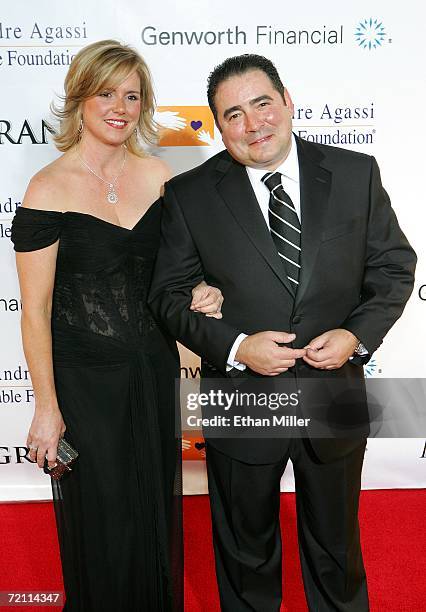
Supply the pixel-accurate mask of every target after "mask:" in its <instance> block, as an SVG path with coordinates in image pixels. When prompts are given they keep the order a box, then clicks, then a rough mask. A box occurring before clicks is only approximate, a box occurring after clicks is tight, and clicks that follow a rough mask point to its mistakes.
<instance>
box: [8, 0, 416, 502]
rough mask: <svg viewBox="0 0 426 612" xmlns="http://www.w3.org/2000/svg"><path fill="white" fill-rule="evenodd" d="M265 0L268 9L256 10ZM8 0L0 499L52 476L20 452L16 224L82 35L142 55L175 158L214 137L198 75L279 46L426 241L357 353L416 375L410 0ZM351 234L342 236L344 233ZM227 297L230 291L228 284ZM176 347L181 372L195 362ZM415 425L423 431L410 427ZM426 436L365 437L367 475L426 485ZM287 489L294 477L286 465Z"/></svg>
mask: <svg viewBox="0 0 426 612" xmlns="http://www.w3.org/2000/svg"><path fill="white" fill-rule="evenodd" d="M265 8H267V10H265ZM265 8H263V7H261V6H260V5H258V4H256V3H253V4H250V3H246V2H244V0H236V1H235V2H233V3H229V2H227V1H226V0H183V1H182V2H180V3H177V5H176V3H175V2H174V0H163V1H162V2H161V3H160V4H156V3H147V2H139V1H137V0H120V2H117V1H116V0H104V1H103V2H102V4H99V3H98V2H94V1H92V0H73V1H72V2H71V1H70V2H62V3H60V4H58V3H53V2H51V1H49V0H38V1H37V2H35V3H34V2H30V0H15V1H14V2H10V3H2V5H1V7H0V88H1V96H0V176H1V180H0V501H6V500H25V499H48V498H49V497H50V485H49V478H48V477H47V476H45V475H43V474H41V473H40V472H39V471H38V470H37V469H36V468H35V467H34V466H33V465H32V464H30V462H29V461H28V458H27V450H26V448H25V440H26V434H27V429H28V426H29V423H30V421H31V417H32V412H33V399H34V398H33V391H32V387H31V380H30V376H29V373H28V370H27V366H26V363H25V358H24V355H23V352H22V348H21V340H20V313H21V302H20V296H19V287H18V282H17V278H16V269H15V259H14V253H13V250H12V245H11V242H10V231H11V230H10V228H11V221H12V218H13V215H14V213H15V211H16V208H17V207H18V206H19V205H20V203H21V201H22V198H23V195H24V193H25V189H26V185H27V183H28V181H29V179H30V177H31V176H32V175H33V174H34V173H35V172H36V171H37V170H38V169H39V168H41V167H42V166H44V165H45V164H47V163H49V162H50V161H52V160H53V159H55V157H56V156H57V155H58V152H57V151H56V149H55V147H54V145H53V143H52V137H51V133H50V132H49V129H48V124H49V123H50V122H52V117H51V115H50V112H49V106H50V103H51V102H52V101H53V100H55V101H58V96H60V95H61V94H62V93H63V81H64V77H65V75H66V72H67V69H68V66H69V64H70V62H71V60H72V58H73V56H74V55H75V53H77V51H78V50H79V49H80V48H81V47H82V46H84V45H86V44H89V43H91V42H94V41H96V40H100V39H104V38H115V39H118V40H120V41H122V42H125V43H128V44H131V45H133V46H134V47H135V48H137V49H138V50H139V51H140V52H141V54H142V55H143V56H144V57H145V59H146V60H147V62H148V64H149V66H150V68H151V71H152V74H153V77H154V83H155V90H156V97H157V103H158V109H157V110H158V120H159V121H160V122H161V123H162V124H163V125H164V126H165V128H166V129H165V130H164V132H163V135H162V138H161V140H160V142H159V146H158V148H157V149H155V151H154V154H156V155H158V156H160V157H162V158H164V159H165V160H166V161H167V162H168V163H169V164H170V166H171V167H172V169H173V171H174V172H175V173H178V172H182V171H185V170H187V169H189V168H191V167H193V166H195V165H198V164H200V163H201V162H203V161H204V160H206V159H207V158H208V157H210V156H211V155H213V154H215V153H216V152H217V151H219V150H220V149H221V148H222V143H221V138H220V134H219V133H218V131H217V129H216V128H215V126H214V122H213V118H212V116H211V114H210V111H209V109H208V106H207V100H206V93H205V92H206V79H207V76H208V74H209V72H210V71H211V69H212V68H213V67H214V66H215V65H216V64H218V63H219V62H220V61H222V60H223V59H225V58H226V57H228V56H230V55H237V54H240V53H248V52H252V53H259V54H263V55H265V56H267V57H269V58H270V59H272V60H273V61H274V63H275V64H276V66H277V68H278V70H279V72H280V74H281V76H282V78H283V81H284V83H285V85H286V87H287V88H288V90H289V91H290V93H291V95H292V98H293V101H294V103H295V116H294V130H295V132H296V134H298V135H299V136H301V137H302V138H305V139H308V140H311V141H315V142H320V143H325V144H331V145H336V146H341V147H346V148H350V149H355V150H358V151H362V152H364V153H368V154H372V155H375V156H376V158H377V160H378V162H379V165H380V168H381V171H382V179H383V184H384V185H385V187H386V189H387V191H388V192H389V194H390V196H391V200H392V203H393V206H394V208H395V210H396V212H397V215H398V218H399V220H400V223H401V226H402V228H403V229H404V231H405V232H406V234H407V235H408V237H409V239H410V241H411V243H412V244H413V246H414V248H415V249H416V251H417V253H418V256H419V264H418V271H417V279H416V285H415V288H414V292H413V295H412V297H411V299H410V302H409V303H408V305H407V308H406V310H405V312H404V315H403V317H402V319H401V320H400V321H399V322H398V323H397V324H396V326H395V327H394V329H392V330H391V332H390V333H389V334H388V336H387V338H386V339H385V342H384V344H383V346H382V347H381V348H380V350H379V351H377V353H376V354H375V355H374V357H373V359H372V360H371V361H370V363H369V364H368V365H367V366H366V368H365V375H366V376H367V377H383V378H392V379H398V378H424V377H425V373H426V359H425V346H426V329H425V324H424V320H425V313H426V269H425V255H426V253H425V251H426V247H425V246H424V245H425V242H424V231H425V229H424V228H425V221H426V212H425V206H424V203H425V202H424V200H425V197H424V154H423V149H424V144H423V139H424V136H425V133H424V127H425V119H424V117H425V113H424V100H425V99H426V87H425V81H424V68H423V63H422V60H421V58H422V57H423V45H422V42H421V41H422V39H423V31H422V28H423V23H424V18H425V17H426V10H425V9H424V8H423V7H422V5H421V3H419V2H418V1H417V0H407V1H406V2H404V3H403V4H402V5H401V4H398V3H389V2H386V1H385V0H373V1H371V0H369V1H367V0H360V1H358V2H356V3H346V4H345V3H343V4H342V2H340V1H338V0H325V1H324V2H321V3H318V2H315V1H314V0H306V1H305V2H304V3H303V4H300V3H293V2H289V1H288V0H270V2H269V3H268V5H267V7H265ZM348 247H349V248H350V245H348ZM225 297H226V296H225ZM198 368H199V364H198V359H197V358H196V357H195V356H194V355H192V354H190V353H189V352H188V351H186V350H185V349H182V376H183V377H186V378H196V377H197V376H198V375H199V369H198ZM419 436H424V432H421V431H420V432H419ZM425 442H426V441H425V439H424V438H423V437H417V438H410V439H408V438H404V439H395V438H394V439H370V440H369V442H368V452H367V455H366V463H365V469H364V474H363V479H364V481H363V486H364V488H392V487H401V488H403V487H424V486H425V484H426V479H425V468H426V448H425ZM183 448H184V457H185V464H184V467H185V491H186V492H187V493H201V492H206V490H207V486H206V478H205V465H204V448H203V441H202V438H201V437H200V438H198V439H193V438H190V437H189V436H188V435H187V436H184V441H183ZM282 486H283V489H285V490H291V489H292V487H293V480H292V473H291V466H289V469H288V470H287V471H286V474H285V475H284V478H283V483H282Z"/></svg>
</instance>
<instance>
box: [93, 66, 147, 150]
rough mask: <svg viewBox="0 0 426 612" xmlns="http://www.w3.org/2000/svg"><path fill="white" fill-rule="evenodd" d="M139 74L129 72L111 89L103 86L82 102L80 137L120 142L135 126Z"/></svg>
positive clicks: (107, 142)
mask: <svg viewBox="0 0 426 612" xmlns="http://www.w3.org/2000/svg"><path fill="white" fill-rule="evenodd" d="M140 85H141V84H140V78H139V75H138V74H137V73H136V72H132V74H131V75H130V76H128V77H127V79H126V80H125V81H123V82H122V83H120V85H118V86H116V87H115V88H114V89H112V88H111V89H105V90H103V91H101V92H100V93H99V94H97V95H96V96H92V97H91V98H88V99H87V100H85V102H84V103H83V132H82V138H84V137H86V138H87V137H89V136H91V137H93V138H95V139H96V140H100V141H101V142H103V143H105V144H110V145H116V146H121V145H122V144H123V143H124V142H125V141H126V140H127V139H128V138H129V137H130V136H131V135H132V132H133V131H134V129H135V128H136V125H137V122H138V120H139V115H140V111H141V95H140Z"/></svg>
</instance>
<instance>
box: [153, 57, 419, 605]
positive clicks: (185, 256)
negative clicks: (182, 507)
mask: <svg viewBox="0 0 426 612" xmlns="http://www.w3.org/2000/svg"><path fill="white" fill-rule="evenodd" d="M208 98H209V104H210V107H211V109H212V112H213V114H214V117H215V120H216V124H217V126H218V128H219V130H220V132H221V134H222V139H223V142H224V144H225V147H226V149H227V150H226V151H222V152H221V153H219V154H218V155H215V156H214V157H212V158H211V159H209V160H208V161H206V162H205V163H204V164H202V165H201V166H199V167H197V168H195V169H193V170H191V171H189V172H186V173H184V174H181V175H180V176H177V177H175V178H174V179H172V180H171V181H170V182H169V183H167V185H166V189H165V196H164V200H165V204H164V212H163V225H162V238H161V244H160V249H159V253H158V260H157V264H156V269H155V272H154V278H153V284H152V288H151V297H150V300H151V306H152V308H153V310H154V313H155V314H156V315H157V317H158V318H159V319H160V320H162V321H163V323H164V324H165V326H166V327H167V328H168V329H169V330H170V332H171V333H172V334H173V335H174V337H175V338H177V339H178V340H179V341H180V342H182V343H183V344H184V345H186V346H187V347H188V348H189V349H191V350H193V351H194V352H196V353H198V354H199V355H200V356H201V358H202V375H203V376H207V377H209V376H212V377H218V376H222V377H225V376H227V377H229V376H231V377H232V376H235V375H236V374H242V375H244V376H247V377H251V376H255V377H273V376H278V377H283V378H286V379H288V380H290V379H291V380H298V379H299V378H300V379H302V378H310V377H315V378H316V379H318V378H320V379H321V377H324V378H325V377H327V380H329V379H330V377H331V378H334V379H336V380H337V381H340V383H341V382H342V381H343V382H345V381H346V382H347V383H348V385H349V383H351V382H353V381H356V382H358V383H360V384H361V385H363V384H364V383H363V368H362V364H363V363H365V362H366V361H368V359H369V358H370V356H371V355H372V353H373V352H374V351H375V350H376V349H377V347H378V346H379V345H380V344H381V342H382V340H383V338H384V336H385V335H386V333H387V332H388V331H389V329H390V328H391V326H392V325H393V324H394V323H395V321H396V320H397V319H398V317H399V316H400V315H401V313H402V311H403V308H404V305H405V303H406V301H407V299H408V297H409V296H410V293H411V291H412V287H413V274H414V268H415V261H416V257H415V254H414V252H413V250H412V249H411V247H410V245H409V244H408V242H407V240H406V238H405V236H404V235H403V233H402V232H401V230H400V228H399V226H398V223H397V220H396V217H395V214H394V212H393V211H392V208H391V206H390V202H389V198H388V196H387V194H386V192H385V191H384V189H383V187H382V184H381V181H380V173H379V169H378V166H377V163H376V161H375V159H374V158H373V157H370V156H367V155H363V154H360V153H355V152H352V151H347V150H343V149H338V148H334V147H328V146H323V145H319V144H314V143H310V142H306V141H303V140H301V139H299V138H298V137H296V136H295V135H293V134H292V114H293V105H292V102H291V99H290V96H289V93H288V91H287V90H286V89H285V88H284V86H283V84H282V82H281V80H280V77H279V75H278V73H277V71H276V69H275V67H274V65H273V64H272V63H271V62H270V61H269V60H267V59H266V58H264V57H261V56H257V55H243V56H239V57H234V58H229V59H228V60H226V61H225V62H223V63H222V64H221V65H220V66H218V67H217V68H216V69H215V70H214V71H213V73H212V74H211V75H210V78H209V87H208ZM203 278H204V279H205V280H206V282H208V283H209V284H211V285H215V286H217V287H220V289H221V290H222V293H223V296H224V305H223V309H222V311H223V319H222V320H215V319H209V318H206V317H202V316H199V315H198V314H197V313H196V312H191V311H190V310H189V309H188V306H189V304H190V302H191V288H192V287H193V286H194V284H196V283H197V282H199V281H200V280H202V279H203ZM268 380H271V379H270V378H269V379H268ZM308 435H309V431H308ZM364 450H365V438H364V437H361V438H360V437H345V438H343V439H330V438H324V439H319V438H316V437H312V438H311V439H310V438H300V437H297V436H291V435H289V437H287V438H285V439H269V440H260V439H241V438H240V439H233V440H229V439H219V438H215V439H209V440H208V441H207V468H208V478H209V490H210V501H211V510H212V521H213V535H214V548H215V558H216V572H217V578H218V584H219V591H220V599H221V606H222V610H224V611H226V612H248V611H249V610H250V611H253V610H255V611H258V612H273V611H278V610H279V609H280V602H281V597H282V587H281V534H280V528H279V487H280V479H281V476H282V473H283V471H284V468H285V465H286V463H287V461H288V459H289V458H290V459H291V461H292V463H293V468H294V473H295V482H296V500H297V517H298V534H299V547H300V557H301V564H302V572H303V580H304V585H305V592H306V596H307V601H308V606H309V609H310V610H311V611H315V612H330V611H334V610H339V611H342V612H343V611H345V612H355V611H357V612H358V611H359V612H365V611H366V610H368V595H367V586H366V579H365V571H364V566H363V561H362V555H361V549H360V543H359V529H358V517H357V514H358V499H359V491H360V476H361V468H362V462H363V456H364Z"/></svg>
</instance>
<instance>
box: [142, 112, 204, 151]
mask: <svg viewBox="0 0 426 612" xmlns="http://www.w3.org/2000/svg"><path fill="white" fill-rule="evenodd" d="M154 119H155V120H156V121H157V123H159V124H160V126H161V130H160V139H159V142H158V144H159V146H160V147H200V146H201V147H203V146H209V145H211V144H212V143H213V141H214V119H213V115H212V113H211V111H210V108H209V107H208V106H158V107H157V109H156V112H155V115H154Z"/></svg>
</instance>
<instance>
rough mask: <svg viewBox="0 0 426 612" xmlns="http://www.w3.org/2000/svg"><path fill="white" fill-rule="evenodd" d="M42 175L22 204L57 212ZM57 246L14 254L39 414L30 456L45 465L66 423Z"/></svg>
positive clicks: (51, 185) (26, 350)
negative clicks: (59, 387)
mask: <svg viewBox="0 0 426 612" xmlns="http://www.w3.org/2000/svg"><path fill="white" fill-rule="evenodd" d="M46 174H47V172H45V171H42V172H40V173H39V174H38V175H36V176H35V177H33V179H32V180H31V182H30V184H29V186H28V189H27V192H26V194H25V198H24V201H23V206H24V207H25V208H36V209H45V210H55V205H56V202H58V201H59V202H60V201H61V198H59V197H58V194H57V193H56V191H57V189H56V184H55V182H54V181H52V180H51V178H50V177H49V176H46ZM58 244H59V242H58V241H57V242H55V243H54V244H52V245H51V246H48V247H46V248H43V249H40V250H37V251H31V252H25V253H17V254H16V265H17V269H18V276H19V285H20V289H21V301H22V318H21V330H22V343H23V346H24V353H25V357H26V360H27V364H28V369H29V371H30V374H31V380H32V383H33V389H34V397H35V411H34V416H33V420H32V423H31V426H30V429H29V432H28V437H27V445H28V446H29V447H30V458H31V459H32V460H33V461H37V463H38V465H39V467H43V465H44V461H45V458H46V455H47V459H48V464H49V467H52V466H53V465H54V464H55V462H56V453H57V445H58V440H59V437H60V436H62V435H63V433H64V431H65V424H64V421H63V419H62V415H61V412H60V409H59V406H58V400H57V398H56V390H55V383H54V376H53V363H52V334H51V312H52V296H53V287H54V283H55V271H56V257H57V252H58Z"/></svg>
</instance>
